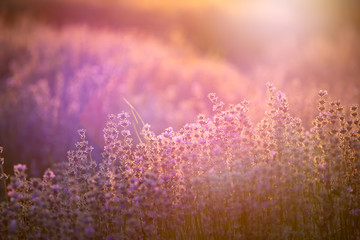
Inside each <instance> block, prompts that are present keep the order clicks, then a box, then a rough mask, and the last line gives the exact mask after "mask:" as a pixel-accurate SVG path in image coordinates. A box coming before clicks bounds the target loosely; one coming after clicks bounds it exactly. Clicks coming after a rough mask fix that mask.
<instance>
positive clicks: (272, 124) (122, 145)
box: [0, 84, 360, 239]
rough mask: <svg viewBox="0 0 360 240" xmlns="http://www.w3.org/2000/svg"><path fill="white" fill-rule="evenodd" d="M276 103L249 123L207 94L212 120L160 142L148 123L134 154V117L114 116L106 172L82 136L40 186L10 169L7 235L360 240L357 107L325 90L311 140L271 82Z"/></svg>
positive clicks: (201, 118) (240, 107)
mask: <svg viewBox="0 0 360 240" xmlns="http://www.w3.org/2000/svg"><path fill="white" fill-rule="evenodd" d="M268 97H269V99H268V103H267V105H268V110H267V112H266V116H265V117H264V118H263V119H262V120H261V122H260V123H259V124H253V123H252V122H251V121H250V120H249V118H248V116H247V114H248V107H247V104H248V102H247V101H246V100H244V101H242V102H241V103H239V104H237V105H227V104H224V103H223V102H221V101H220V100H219V99H218V97H217V96H216V95H215V94H214V93H211V94H209V100H210V101H211V102H212V104H213V110H214V115H213V116H212V117H209V116H206V115H204V114H200V115H198V118H197V121H196V122H194V123H189V124H186V125H184V127H182V128H181V129H180V130H179V131H174V130H173V129H172V128H167V129H165V130H164V132H163V133H161V134H159V135H156V134H154V133H153V132H152V131H151V127H150V126H149V125H148V124H144V125H143V127H142V130H141V131H140V134H139V135H137V137H138V138H139V140H140V141H141V143H138V144H136V145H134V144H133V138H136V135H135V133H134V132H131V131H130V130H129V129H131V127H130V126H131V125H132V124H136V123H132V122H131V121H130V120H129V119H130V114H129V113H126V112H121V113H119V114H118V115H114V114H110V115H109V116H108V121H107V123H106V125H105V128H104V130H103V132H104V139H105V147H104V151H103V153H102V160H101V162H100V163H97V162H95V161H94V160H93V159H92V155H91V154H92V151H93V147H91V146H90V145H89V143H88V141H87V139H86V131H85V130H84V129H80V130H79V131H78V134H79V141H78V142H77V143H76V145H75V148H73V150H71V151H69V152H68V161H67V162H66V163H62V164H58V165H55V166H54V167H53V168H52V169H48V170H46V172H45V173H44V175H43V177H42V178H28V177H27V174H26V165H22V164H18V165H16V166H14V172H15V176H12V177H10V184H9V185H8V187H7V191H8V198H7V199H6V201H5V202H2V205H1V208H0V211H1V215H0V216H1V219H0V220H1V222H0V224H1V233H2V236H6V239H22V238H27V239H358V238H359V237H360V227H359V226H360V201H359V191H360V189H359V186H360V184H359V181H360V173H359V168H360V161H359V160H360V156H359V154H360V125H359V115H358V107H357V106H352V107H351V108H350V109H349V114H348V113H346V112H347V110H346V109H345V108H344V107H343V106H342V105H341V103H340V102H339V101H331V100H330V99H329V98H328V96H327V92H326V91H320V92H319V100H318V106H319V114H318V116H317V117H316V118H315V119H314V127H313V128H312V129H311V130H310V131H306V130H304V128H303V126H302V122H301V120H300V119H299V118H294V117H292V116H291V115H290V114H289V112H288V102H287V98H286V96H285V95H284V94H283V93H282V92H280V91H277V90H276V89H275V87H273V86H272V85H270V84H269V85H268ZM133 113H134V115H135V116H136V112H133ZM139 121H140V120H139ZM135 129H136V128H135ZM134 135H135V136H134ZM2 150H3V149H1V151H2ZM4 176H6V175H2V180H4ZM3 184H6V183H5V181H3Z"/></svg>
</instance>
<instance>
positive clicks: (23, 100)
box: [0, 0, 360, 176]
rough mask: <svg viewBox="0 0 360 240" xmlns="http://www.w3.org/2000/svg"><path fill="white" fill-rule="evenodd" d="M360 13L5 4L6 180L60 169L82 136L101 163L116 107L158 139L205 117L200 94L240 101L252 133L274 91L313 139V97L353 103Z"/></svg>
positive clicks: (43, 0)
mask: <svg viewBox="0 0 360 240" xmlns="http://www.w3.org/2000/svg"><path fill="white" fill-rule="evenodd" d="M359 12H360V2H359V1H356V0H183V1H174V0H132V1H125V0H102V1H98V0H3V1H1V2H0V145H1V146H3V147H4V149H5V151H4V153H5V154H4V156H5V169H6V171H7V172H8V173H11V171H12V170H11V169H12V166H13V165H14V164H16V163H26V164H27V165H28V168H29V173H30V175H32V176H39V175H40V174H41V173H42V172H43V171H44V169H46V168H47V167H49V166H51V165H52V164H53V163H55V162H60V161H66V152H67V150H69V149H71V148H72V147H73V144H74V143H75V142H76V141H77V134H76V130H77V129H79V128H86V129H87V133H88V137H89V141H90V143H91V144H93V145H94V146H96V149H97V151H96V152H95V153H94V158H97V159H99V158H100V155H99V152H101V148H102V144H103V140H102V129H103V127H104V122H105V120H106V115H107V114H108V113H119V112H121V111H122V110H125V111H129V106H128V105H127V104H126V103H125V102H124V100H123V98H124V97H125V98H126V99H127V100H128V101H129V102H130V103H131V104H132V105H133V106H134V107H135V108H136V109H137V111H138V112H139V114H140V115H141V116H142V118H143V119H144V120H145V122H147V123H149V124H150V125H151V126H152V129H153V130H154V131H155V132H156V133H159V132H162V130H163V129H165V128H166V127H169V126H172V127H173V128H174V129H176V130H177V129H179V128H180V127H181V126H182V125H184V124H185V123H186V122H194V121H195V120H196V116H197V114H198V113H206V114H207V115H208V116H211V110H212V109H211V105H210V103H209V101H208V100H207V94H208V93H209V92H216V93H217V95H218V96H219V97H220V98H221V99H222V100H223V101H224V102H226V103H238V102H240V101H241V100H243V99H244V98H246V99H247V100H249V101H250V113H249V114H250V116H251V118H252V119H253V121H254V122H255V123H256V122H258V121H259V120H260V119H261V117H262V116H263V115H264V111H265V106H266V103H265V101H266V92H265V89H266V87H265V85H266V83H267V82H272V83H273V84H274V85H275V86H276V87H277V88H278V89H280V90H282V91H283V92H284V93H285V94H286V95H287V96H288V99H289V103H290V110H291V112H292V114H293V115H294V116H297V117H301V119H302V120H303V123H304V125H305V126H306V127H307V128H308V129H310V128H311V120H312V119H313V117H314V116H315V115H316V114H317V103H316V99H317V92H318V91H319V90H320V89H326V90H328V92H329V94H330V97H331V98H333V99H340V100H341V101H342V103H343V104H345V105H350V104H359V102H360V44H359V43H360V36H359V34H360V32H359V31H360V15H359V14H358V13H359ZM134 141H136V140H134Z"/></svg>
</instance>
